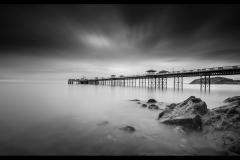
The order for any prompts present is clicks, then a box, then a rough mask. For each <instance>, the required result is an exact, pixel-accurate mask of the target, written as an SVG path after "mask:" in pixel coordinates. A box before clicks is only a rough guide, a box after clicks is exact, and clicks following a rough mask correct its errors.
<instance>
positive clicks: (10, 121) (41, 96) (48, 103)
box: [0, 83, 240, 155]
mask: <svg viewBox="0 0 240 160" xmlns="http://www.w3.org/2000/svg"><path fill="white" fill-rule="evenodd" d="M239 89H240V86H239V85H212V86H211V91H210V92H209V91H208V90H207V91H206V92H205V91H204V90H203V91H202V92H200V87H199V85H188V84H184V88H183V89H182V90H181V89H175V90H174V89H173V88H172V87H171V84H168V88H167V89H155V88H144V87H141V88H140V87H121V86H115V87H113V86H102V85H68V84H66V83H62V84H61V83H56V84H54V83H49V84H47V83H42V84H40V83H38V84H37V83H36V84H34V83H29V84H27V83H11V84H7V83H1V84H0V131H1V132H0V144H1V145H0V154H1V155H225V154H226V153H225V152H222V151H218V150H215V149H213V147H212V146H211V145H210V144H209V143H208V142H207V141H206V140H205V139H204V138H203V137H202V135H201V134H198V133H192V134H189V135H184V134H177V133H176V131H175V130H174V129H173V127H171V126H165V125H163V124H160V123H159V122H158V121H157V120H156V118H157V117H158V114H159V113H160V112H161V111H156V110H149V109H147V108H142V107H141V106H140V105H139V104H137V103H136V102H133V101H129V100H131V99H140V100H141V102H146V101H147V100H148V99H150V98H154V99H156V100H157V101H158V102H164V103H161V104H159V107H160V108H162V109H163V108H165V106H166V105H167V104H170V103H174V102H177V103H179V102H182V101H184V100H185V99H187V98H188V97H189V96H192V95H193V96H196V97H198V98H201V99H202V100H203V101H205V102H206V104H207V106H208V108H214V107H218V106H221V105H223V104H224V103H223V100H224V99H226V98H228V97H231V96H237V95H240V90H239ZM105 121H107V122H108V123H106V124H101V123H102V122H105ZM99 123H100V124H99ZM127 125H129V126H133V127H134V128H135V129H136V130H137V131H136V132H134V133H127V132H124V131H122V130H120V129H119V128H120V127H124V126H127Z"/></svg>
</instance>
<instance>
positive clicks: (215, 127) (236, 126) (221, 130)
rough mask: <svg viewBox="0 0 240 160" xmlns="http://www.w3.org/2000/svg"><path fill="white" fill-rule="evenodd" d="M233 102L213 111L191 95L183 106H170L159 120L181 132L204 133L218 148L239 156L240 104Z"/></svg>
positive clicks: (173, 104)
mask: <svg viewBox="0 0 240 160" xmlns="http://www.w3.org/2000/svg"><path fill="white" fill-rule="evenodd" d="M235 99H237V98H235ZM230 101H231V103H229V104H227V105H223V106H220V107H217V108H214V109H211V110H210V109H207V105H206V103H205V102H203V101H202V100H201V99H199V98H196V97H194V96H191V97H189V98H188V99H187V100H185V101H183V102H181V103H178V104H175V103H172V104H170V105H167V106H166V108H165V109H164V110H163V111H162V112H161V113H160V114H159V116H158V119H159V120H160V122H162V123H165V124H170V125H175V126H179V127H177V128H175V131H177V132H179V133H184V132H186V133H187V132H190V131H192V130H195V131H202V133H203V134H204V137H205V138H206V139H207V140H208V141H209V142H210V143H213V144H214V146H217V147H218V149H222V150H226V151H227V152H229V153H231V154H240V101H239V100H233V101H232V99H230V98H229V99H228V102H230Z"/></svg>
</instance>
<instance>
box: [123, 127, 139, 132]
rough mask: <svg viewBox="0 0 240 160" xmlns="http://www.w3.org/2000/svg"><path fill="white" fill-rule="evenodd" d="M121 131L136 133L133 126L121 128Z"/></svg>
mask: <svg viewBox="0 0 240 160" xmlns="http://www.w3.org/2000/svg"><path fill="white" fill-rule="evenodd" d="M119 129H120V130H123V131H127V132H134V131H135V128H134V127H132V126H125V127H122V128H119Z"/></svg>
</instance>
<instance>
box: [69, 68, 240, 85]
mask: <svg viewBox="0 0 240 160" xmlns="http://www.w3.org/2000/svg"><path fill="white" fill-rule="evenodd" d="M146 72H147V73H146V74H140V75H128V76H123V75H120V76H119V77H116V75H111V77H108V78H104V77H102V78H98V77H95V79H86V78H82V79H68V84H73V83H74V82H75V83H76V84H95V85H110V86H137V85H136V84H137V80H138V83H139V85H138V86H139V87H155V88H167V80H168V78H173V79H174V81H173V87H174V88H183V77H200V89H202V88H204V89H207V88H208V89H210V84H211V81H210V77H211V76H219V75H236V74H240V65H238V66H224V67H213V68H204V69H193V70H182V71H172V72H169V71H164V70H162V71H159V72H157V71H156V70H153V69H150V70H148V71H146ZM156 72H157V73H156Z"/></svg>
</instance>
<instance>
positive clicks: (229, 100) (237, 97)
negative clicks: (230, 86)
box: [223, 96, 240, 103]
mask: <svg viewBox="0 0 240 160" xmlns="http://www.w3.org/2000/svg"><path fill="white" fill-rule="evenodd" d="M233 101H240V96H235V97H229V98H227V99H225V100H224V101H223V102H228V103H230V102H233Z"/></svg>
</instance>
